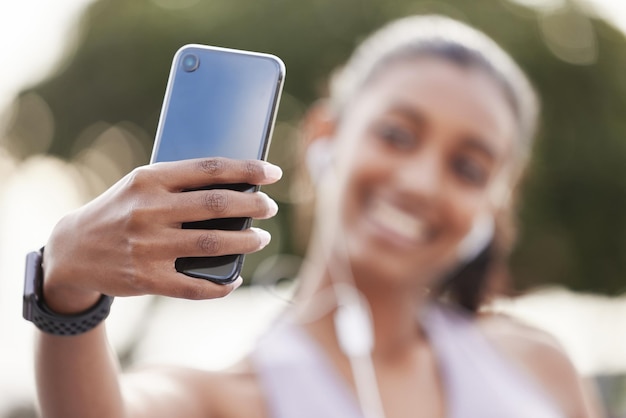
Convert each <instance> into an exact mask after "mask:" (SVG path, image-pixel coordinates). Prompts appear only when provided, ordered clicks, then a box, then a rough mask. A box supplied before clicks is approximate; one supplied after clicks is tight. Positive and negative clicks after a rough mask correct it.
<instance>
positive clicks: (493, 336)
mask: <svg viewBox="0 0 626 418" xmlns="http://www.w3.org/2000/svg"><path fill="white" fill-rule="evenodd" d="M477 323H478V325H479V328H480V329H481V330H482V331H483V333H484V335H485V336H486V337H487V339H488V340H489V341H490V342H491V344H492V345H493V346H494V347H495V348H496V349H497V350H498V351H499V352H501V353H502V355H503V356H504V357H506V358H507V359H509V360H510V361H511V362H512V363H514V364H516V365H517V366H518V368H520V369H522V371H523V372H526V373H527V374H528V375H529V376H530V377H531V379H532V380H534V381H536V382H537V383H538V385H539V386H540V387H541V388H543V389H544V390H545V391H546V393H547V394H548V395H549V396H550V397H551V398H552V399H553V400H554V401H555V402H556V403H557V405H559V406H560V407H561V409H562V410H563V411H564V412H565V413H566V415H567V416H571V417H588V416H590V417H595V416H597V415H596V414H593V413H592V412H591V411H590V403H592V402H591V396H590V394H589V393H588V392H587V391H586V390H585V388H584V383H583V380H582V379H581V377H580V376H579V374H578V372H577V370H576V368H575V367H574V364H573V363H572V361H571V360H570V359H569V357H568V356H567V354H566V353H565V350H564V349H563V347H562V346H561V344H560V343H559V342H558V341H557V339H556V338H554V337H553V336H552V335H551V334H549V333H547V332H545V331H542V330H540V329H538V328H535V327H532V326H530V325H528V324H525V323H523V322H522V321H520V320H518V319H515V318H512V317H510V316H507V315H503V314H494V313H488V314H481V315H480V316H479V317H478V320H477Z"/></svg>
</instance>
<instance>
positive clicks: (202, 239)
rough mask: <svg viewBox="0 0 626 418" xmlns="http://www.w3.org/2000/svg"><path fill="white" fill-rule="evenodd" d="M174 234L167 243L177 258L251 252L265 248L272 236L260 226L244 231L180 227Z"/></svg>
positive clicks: (170, 251)
mask: <svg viewBox="0 0 626 418" xmlns="http://www.w3.org/2000/svg"><path fill="white" fill-rule="evenodd" d="M172 235H173V236H172V237H171V239H169V240H168V243H167V244H165V245H166V246H167V247H169V248H167V251H168V252H169V253H170V254H174V255H175V256H176V257H177V258H180V257H216V256H220V255H231V254H249V253H253V252H255V251H259V250H261V249H263V248H264V247H265V246H266V245H267V244H269V242H270V240H271V238H272V237H271V235H270V233H269V232H267V231H264V230H262V229H259V228H248V229H244V230H243V231H222V230H217V229H209V230H206V229H179V230H177V231H176V234H172Z"/></svg>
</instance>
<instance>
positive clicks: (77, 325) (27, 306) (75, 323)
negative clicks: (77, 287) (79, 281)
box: [23, 249, 113, 335]
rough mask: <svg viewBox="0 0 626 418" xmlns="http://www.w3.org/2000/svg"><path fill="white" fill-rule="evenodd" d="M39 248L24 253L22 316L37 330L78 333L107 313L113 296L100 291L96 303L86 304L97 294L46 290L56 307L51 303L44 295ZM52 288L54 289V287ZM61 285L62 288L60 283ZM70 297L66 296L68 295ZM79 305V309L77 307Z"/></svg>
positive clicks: (94, 325) (69, 333) (58, 333)
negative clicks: (78, 294)
mask: <svg viewBox="0 0 626 418" xmlns="http://www.w3.org/2000/svg"><path fill="white" fill-rule="evenodd" d="M42 252H43V249H42V250H40V251H34V252H31V253H29V254H28V255H27V256H26V272H25V278H24V299H23V300H24V302H23V303H24V304H23V316H24V319H26V320H28V321H31V322H33V323H34V324H35V325H36V326H37V328H39V329H40V330H42V331H44V332H46V333H49V334H53V335H78V334H82V333H84V332H87V331H89V330H91V329H93V328H94V327H96V326H97V325H98V324H99V323H100V322H102V321H103V320H104V319H105V318H106V317H107V316H108V315H109V309H110V307H111V303H112V302H113V298H112V297H110V296H106V295H100V296H99V297H98V298H97V300H96V302H95V303H91V304H90V305H89V306H88V307H87V308H84V304H85V303H86V302H87V301H89V300H90V298H91V297H93V296H97V295H98V294H97V293H95V294H93V293H91V292H89V293H88V294H87V293H83V294H82V295H81V296H79V298H78V299H76V297H77V293H67V292H66V291H61V292H58V291H52V292H49V294H48V297H50V296H51V295H52V298H51V299H52V301H53V303H56V304H57V307H56V309H57V310H56V311H55V310H54V307H52V308H51V307H50V306H49V305H48V303H49V302H48V303H46V301H45V300H44V296H43V287H44V286H43V268H42ZM53 289H57V288H54V287H53ZM60 289H64V288H63V287H61V288H60ZM68 298H69V299H68ZM78 309H80V310H79V311H76V310H78Z"/></svg>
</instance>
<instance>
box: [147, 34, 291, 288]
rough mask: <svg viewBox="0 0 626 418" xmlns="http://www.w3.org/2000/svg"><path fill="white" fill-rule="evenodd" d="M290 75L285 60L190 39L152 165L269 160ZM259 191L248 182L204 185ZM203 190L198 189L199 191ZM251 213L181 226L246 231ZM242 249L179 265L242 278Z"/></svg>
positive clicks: (178, 63)
mask: <svg viewBox="0 0 626 418" xmlns="http://www.w3.org/2000/svg"><path fill="white" fill-rule="evenodd" d="M284 79H285V65H284V64H283V62H282V61H281V60H280V58H278V57H276V56H274V55H269V54H261V53H256V52H248V51H240V50H234V49H227V48H218V47H212V46H205V45H185V46H183V47H182V48H180V49H179V50H178V51H177V52H176V54H175V56H174V60H173V62H172V69H171V71H170V76H169V80H168V83H167V89H166V91H165V99H164V100H163V107H162V109H161V116H160V118H159V125H158V128H157V134H156V139H155V142H154V149H153V150H152V158H151V163H156V162H161V161H177V160H185V159H192V158H201V157H226V158H231V159H241V160H244V159H259V160H265V159H266V158H267V153H268V150H269V145H270V140H271V137H272V129H273V127H274V121H275V119H276V113H277V111H278V103H279V101H280V95H281V92H282V87H283V82H284ZM215 188H228V189H232V190H237V191H241V192H253V191H257V190H258V189H259V188H258V186H252V185H249V184H229V185H207V187H204V188H202V189H205V190H208V189H215ZM194 190H198V189H194ZM251 222H252V220H251V219H250V218H224V219H211V220H206V221H199V222H190V223H183V224H182V228H193V229H222V230H243V229H245V228H249V227H250V224H251ZM243 260H244V255H243V254H231V255H224V256H217V257H187V258H179V259H177V260H176V270H177V271H179V272H181V273H184V274H186V275H188V276H191V277H196V278H201V279H207V280H210V281H212V282H215V283H222V284H225V283H230V282H232V281H234V280H236V279H237V277H238V276H239V274H240V272H241V268H242V265H243Z"/></svg>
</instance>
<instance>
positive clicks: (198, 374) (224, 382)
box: [124, 362, 265, 418]
mask: <svg viewBox="0 0 626 418" xmlns="http://www.w3.org/2000/svg"><path fill="white" fill-rule="evenodd" d="M124 380H125V385H124V386H126V387H125V388H124V389H126V390H125V391H126V392H127V393H128V392H130V393H133V395H134V396H131V397H130V399H128V400H129V401H130V402H131V403H133V404H136V405H135V406H138V407H136V408H135V407H134V406H133V405H131V410H135V411H137V414H133V416H144V415H145V416H183V415H181V413H182V412H184V416H190V417H191V416H194V417H195V416H197V417H203V418H204V417H209V418H244V417H246V418H248V417H249V418H264V417H265V413H264V412H265V404H264V400H263V396H262V391H261V388H260V385H259V383H258V380H257V377H256V373H255V372H254V370H252V368H251V367H250V366H249V364H248V363H247V362H244V363H241V364H240V365H238V366H236V367H234V368H232V369H229V370H227V371H223V372H213V371H205V370H197V369H189V368H181V367H150V368H142V369H139V370H135V371H132V372H130V373H128V374H126V376H125V379H124ZM133 387H134V388H138V389H140V390H133ZM128 389H131V390H130V391H128ZM155 409H158V412H159V413H160V414H161V415H154V414H153V413H149V414H143V413H142V412H144V411H146V410H148V411H154V410H155ZM170 409H171V411H169V412H167V411H168V410H170ZM170 412H171V413H170Z"/></svg>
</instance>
